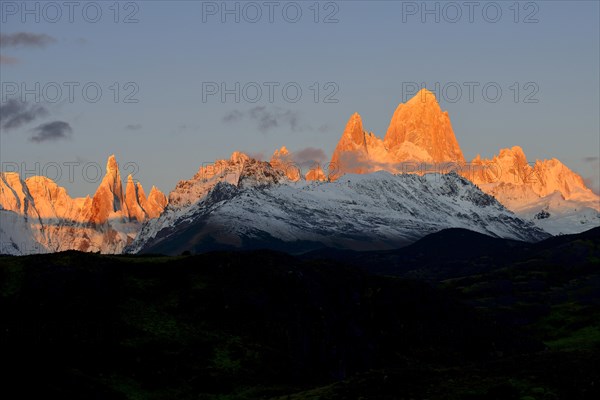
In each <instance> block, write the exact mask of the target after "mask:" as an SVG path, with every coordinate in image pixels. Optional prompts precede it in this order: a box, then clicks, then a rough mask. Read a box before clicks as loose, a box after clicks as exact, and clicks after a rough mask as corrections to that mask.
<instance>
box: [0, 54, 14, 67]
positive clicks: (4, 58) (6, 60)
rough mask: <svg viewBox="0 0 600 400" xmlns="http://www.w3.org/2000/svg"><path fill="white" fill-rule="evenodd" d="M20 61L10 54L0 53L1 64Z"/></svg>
mask: <svg viewBox="0 0 600 400" xmlns="http://www.w3.org/2000/svg"><path fill="white" fill-rule="evenodd" d="M18 63H19V59H17V58H14V57H10V56H3V55H2V54H0V64H4V65H15V64H18Z"/></svg>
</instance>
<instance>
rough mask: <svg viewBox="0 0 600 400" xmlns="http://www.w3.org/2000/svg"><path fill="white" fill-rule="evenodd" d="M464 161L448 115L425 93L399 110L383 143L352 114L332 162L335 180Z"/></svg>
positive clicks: (357, 115)
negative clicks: (407, 167)
mask: <svg viewBox="0 0 600 400" xmlns="http://www.w3.org/2000/svg"><path fill="white" fill-rule="evenodd" d="M464 161H465V159H464V156H463V154H462V151H461V149H460V147H459V146H458V142H457V140H456V137H455V136H454V131H453V130H452V124H451V123H450V117H449V116H448V113H447V112H443V111H442V110H441V108H440V106H439V104H438V103H437V101H436V99H435V96H434V94H433V93H431V92H430V91H428V90H426V89H423V90H421V91H420V92H419V93H417V95H416V96H415V97H413V98H412V99H411V100H410V101H408V102H407V103H405V104H400V105H399V106H398V108H397V109H396V111H395V112H394V115H393V117H392V119H391V121H390V125H389V128H388V130H387V133H386V135H385V138H384V139H383V140H382V139H380V138H378V137H377V136H375V135H374V134H373V133H371V132H367V131H365V130H364V128H363V124H362V119H361V117H360V115H359V114H358V113H355V114H353V115H352V116H351V117H350V120H349V121H348V124H347V125H346V129H345V130H344V133H343V134H342V137H341V138H340V141H339V142H338V144H337V147H336V148H335V151H334V152H333V156H332V158H331V164H332V169H333V170H334V172H335V177H339V176H341V175H343V174H346V173H355V174H364V173H369V172H374V171H378V170H386V171H391V172H405V170H406V164H408V163H411V164H414V163H423V164H427V165H431V164H439V163H455V164H456V163H458V164H463V163H464Z"/></svg>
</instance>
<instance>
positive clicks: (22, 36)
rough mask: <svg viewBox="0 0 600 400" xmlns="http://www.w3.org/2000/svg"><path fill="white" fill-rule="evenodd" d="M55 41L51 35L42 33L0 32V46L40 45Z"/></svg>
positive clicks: (44, 45)
mask: <svg viewBox="0 0 600 400" xmlns="http://www.w3.org/2000/svg"><path fill="white" fill-rule="evenodd" d="M54 42H56V39H55V38H53V37H52V36H49V35H46V34H44V33H29V32H17V33H8V34H6V33H4V34H0V47H40V48H44V47H46V46H47V45H49V44H51V43H54Z"/></svg>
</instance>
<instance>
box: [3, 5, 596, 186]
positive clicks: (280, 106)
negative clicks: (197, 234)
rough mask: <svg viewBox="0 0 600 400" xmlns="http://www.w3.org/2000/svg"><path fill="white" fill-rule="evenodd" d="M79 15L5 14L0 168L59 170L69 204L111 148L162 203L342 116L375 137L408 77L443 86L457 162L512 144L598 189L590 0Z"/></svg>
mask: <svg viewBox="0 0 600 400" xmlns="http://www.w3.org/2000/svg"><path fill="white" fill-rule="evenodd" d="M36 4H37V6H36ZM46 4H51V5H50V6H46ZM73 4H74V6H73V9H71V10H70V9H69V8H68V7H67V6H65V5H64V3H63V2H62V1H59V2H21V1H18V2H10V1H2V2H0V5H1V9H0V13H1V14H0V21H1V35H2V40H1V42H0V54H1V57H2V58H1V59H0V61H1V62H0V68H1V70H0V71H1V77H0V81H1V82H2V99H1V101H2V103H1V104H2V106H3V109H4V110H5V112H4V114H5V115H8V113H9V112H10V113H11V114H10V115H12V116H16V117H20V118H16V117H15V118H16V119H15V120H12V121H10V123H8V122H7V118H6V117H3V121H2V123H1V125H2V129H1V135H0V158H1V161H2V169H3V170H11V169H14V168H15V165H18V168H19V169H20V170H21V172H22V173H27V171H26V170H28V171H36V170H39V171H40V172H46V173H47V175H49V176H50V177H52V178H55V177H56V165H57V164H58V165H60V166H61V168H62V170H61V172H62V175H61V176H60V177H59V179H57V181H58V183H59V184H61V185H62V186H65V187H67V189H68V190H69V193H70V194H71V195H73V196H81V195H85V194H88V193H89V194H92V193H93V192H94V190H95V188H96V187H97V184H98V182H97V180H95V179H94V178H95V175H96V170H95V168H93V166H92V167H91V168H90V167H88V169H87V171H86V172H87V175H88V178H87V179H84V178H83V177H82V176H83V175H84V173H83V167H84V166H86V165H90V164H88V163H93V164H95V165H97V164H100V165H101V166H102V167H103V166H104V163H105V160H106V158H107V157H108V155H110V154H113V153H114V154H115V155H116V157H117V160H118V161H119V163H120V164H121V167H122V169H126V171H127V172H133V173H134V175H135V177H136V179H139V180H140V181H141V182H142V184H143V185H144V187H145V188H146V191H148V190H149V188H150V186H151V185H153V184H154V185H156V186H158V187H159V188H160V189H161V190H163V191H164V192H169V191H170V190H171V189H172V188H173V187H174V186H175V184H176V183H177V181H178V180H180V179H187V178H189V177H191V176H192V175H193V174H194V173H195V172H196V171H197V169H198V167H199V166H200V165H202V164H203V163H208V162H212V161H214V160H215V159H219V158H226V157H229V155H230V154H231V153H232V152H233V151H234V150H241V151H245V152H250V153H253V154H263V155H264V157H265V158H270V155H271V154H272V152H273V151H274V150H275V149H276V148H279V147H281V146H282V145H285V146H287V147H288V148H289V149H290V150H292V151H300V150H302V149H305V148H307V147H313V148H317V149H321V150H323V151H324V152H325V154H326V155H327V158H329V157H330V156H331V153H332V151H333V149H334V147H335V145H336V143H337V141H338V139H339V137H340V135H341V133H342V132H343V129H344V127H345V124H346V122H347V120H348V118H349V117H350V115H351V114H352V113H354V112H359V113H360V114H361V116H362V117H363V123H364V126H365V129H367V130H369V131H373V132H374V133H375V134H377V135H378V136H380V137H382V136H383V135H384V134H385V132H386V129H387V126H388V124H389V121H390V118H391V116H392V113H393V111H394V109H395V108H396V107H397V105H398V104H399V103H400V102H402V101H403V100H404V99H403V98H404V97H406V96H408V94H409V91H410V89H412V88H411V87H410V85H411V82H416V83H418V84H421V83H425V84H426V86H427V88H429V89H430V90H435V89H436V83H438V84H439V87H440V89H441V91H442V92H443V93H438V99H439V101H440V103H441V106H442V108H443V109H444V110H447V111H448V112H449V114H450V118H451V120H452V125H453V127H454V132H455V134H456V136H457V139H458V141H459V144H460V146H461V148H462V150H463V152H464V154H465V157H466V158H467V159H468V160H470V159H472V158H473V157H475V156H476V155H477V154H481V155H482V156H484V157H491V156H493V155H494V154H497V153H498V151H499V150H500V149H501V148H505V147H512V146H514V145H519V146H521V147H523V149H524V151H525V153H526V154H527V156H528V158H529V160H530V161H535V160H536V159H544V158H553V157H556V158H558V159H560V160H561V161H563V162H564V163H565V164H566V165H567V166H569V167H570V168H572V169H573V170H575V171H576V172H578V173H580V174H581V175H582V176H583V177H584V178H585V179H587V180H588V183H589V184H590V185H591V186H593V187H594V189H595V190H596V191H597V190H598V188H599V186H600V182H599V180H600V173H599V168H600V164H599V161H598V158H599V156H600V154H599V153H600V122H599V114H600V113H599V109H600V101H599V92H600V91H599V88H600V77H599V71H600V65H599V64H600V56H599V48H600V32H599V20H600V9H599V2H598V1H535V2H518V3H515V2H514V1H507V2H505V1H498V2H485V1H481V2H474V3H468V2H462V1H459V2H426V3H424V2H421V1H419V2H403V1H397V2H392V1H338V2H328V1H322V2H319V3H317V6H316V7H315V2H314V1H304V2H303V1H298V2H288V1H283V2H278V1H274V2H270V3H268V4H267V3H265V2H264V1H258V2H226V3H223V2H221V1H219V2H202V1H180V2H177V1H168V2H167V1H138V2H120V3H118V7H115V2H113V1H109V2H75V3H73ZM469 4H471V5H469ZM36 7H37V8H36ZM224 7H226V8H227V9H224ZM471 7H472V8H471ZM228 10H229V11H231V10H233V11H231V12H228ZM259 10H260V13H261V15H259V14H257V11H259ZM317 10H318V13H317ZM99 11H100V12H101V15H99V14H98V12H99ZM270 11H272V14H271V15H270ZM298 11H301V13H302V15H301V16H297V15H298V14H297V13H298ZM498 12H500V13H501V15H500V14H498ZM223 18H224V19H225V20H224V22H223ZM236 18H239V22H236ZM36 19H37V21H36ZM436 19H438V21H436ZM71 20H72V21H71ZM94 20H97V21H96V22H93V21H94ZM252 20H256V22H252ZM294 20H297V22H293V21H294ZM115 21H117V22H115ZM126 21H127V22H128V23H125V22H126ZM315 21H317V22H315ZM494 21H495V22H494ZM19 33H25V35H19ZM212 82H214V83H216V84H217V86H216V88H217V89H218V91H219V92H220V91H221V87H220V86H221V84H222V83H224V84H225V86H226V89H229V90H230V91H231V92H232V93H229V94H227V95H226V96H225V99H224V100H225V101H222V100H223V99H222V98H221V93H217V94H214V95H211V94H210V93H211V92H209V90H213V91H214V89H215V86H214V85H213V84H212ZM236 82H239V84H240V90H239V91H238V94H239V97H240V98H239V102H236V99H235V97H236V93H235V92H236V90H235V87H236V86H235V84H236ZM269 82H273V83H269ZM36 83H39V85H40V90H39V92H37V89H36V86H35V85H36ZM86 84H87V87H86V90H87V91H86V92H85V93H84V90H83V87H84V86H85V85H86ZM115 84H116V86H115ZM286 84H287V86H286V90H287V92H285V93H284V90H283V88H284V86H285V85H286ZM69 85H71V87H72V88H73V89H72V90H73V92H72V96H73V97H72V98H69V97H70V96H69V94H70V93H69ZM315 85H316V86H315ZM469 85H472V87H473V92H472V95H473V97H472V99H470V98H469V97H470V96H469ZM56 86H59V87H61V90H62V93H58V92H57V90H56ZM257 86H258V87H261V90H262V96H260V98H256V97H257V91H256V87H257ZM269 87H272V88H273V98H272V100H273V101H272V102H271V101H270V100H271V99H269V97H270V96H269ZM297 87H299V88H300V89H301V90H302V95H301V97H300V98H299V99H298V101H296V102H292V100H293V98H294V97H296V89H297ZM317 87H318V88H319V90H318V92H317V89H316V88H317ZM457 87H459V88H461V90H462V97H460V98H458V99H457V98H456V96H457V91H456V88H457ZM484 87H486V90H487V91H486V92H485V93H484V90H483V88H484ZM498 87H499V88H500V89H501V90H502V96H501V97H500V98H499V99H497V101H495V102H494V101H493V100H494V98H495V97H496V92H495V91H496V89H497V88H498ZM97 88H100V89H101V90H102V96H101V97H100V98H99V99H98V101H97V102H93V101H92V100H93V99H94V97H96V89H97ZM244 88H245V90H244ZM24 89H25V90H24ZM27 90H29V91H30V93H29V94H27V92H26V91H27ZM57 93H58V94H57ZM286 94H287V97H286ZM86 95H87V98H86V97H85V96H86ZM23 97H25V100H27V108H26V109H17V107H22V104H21V105H15V104H14V102H13V103H11V99H13V100H14V99H18V100H22V99H23ZM255 98H256V99H255ZM131 100H133V101H136V100H137V102H130V101H131ZM254 100H256V101H255V102H253V101H254ZM331 100H333V101H337V102H331ZM471 100H472V101H471ZM9 107H12V108H9ZM71 162H78V163H79V165H75V164H72V165H73V166H72V167H70V168H71V172H72V174H73V177H72V179H69V167H68V164H64V163H71ZM125 167H126V168H125ZM30 174H31V173H30ZM123 174H124V175H126V172H124V173H123Z"/></svg>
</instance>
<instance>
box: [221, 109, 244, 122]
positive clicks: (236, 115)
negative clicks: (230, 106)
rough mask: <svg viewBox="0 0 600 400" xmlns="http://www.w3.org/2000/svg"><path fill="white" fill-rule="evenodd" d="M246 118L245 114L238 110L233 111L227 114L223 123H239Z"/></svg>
mask: <svg viewBox="0 0 600 400" xmlns="http://www.w3.org/2000/svg"><path fill="white" fill-rule="evenodd" d="M242 118H244V113H242V112H241V111H238V110H233V111H230V112H228V113H227V114H225V116H224V117H223V122H237V121H239V120H241V119H242Z"/></svg>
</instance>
